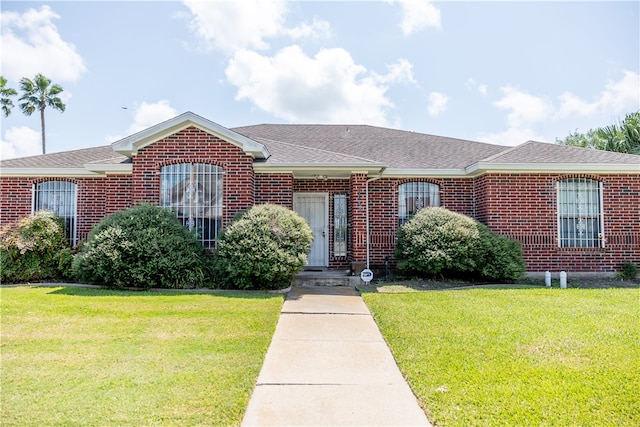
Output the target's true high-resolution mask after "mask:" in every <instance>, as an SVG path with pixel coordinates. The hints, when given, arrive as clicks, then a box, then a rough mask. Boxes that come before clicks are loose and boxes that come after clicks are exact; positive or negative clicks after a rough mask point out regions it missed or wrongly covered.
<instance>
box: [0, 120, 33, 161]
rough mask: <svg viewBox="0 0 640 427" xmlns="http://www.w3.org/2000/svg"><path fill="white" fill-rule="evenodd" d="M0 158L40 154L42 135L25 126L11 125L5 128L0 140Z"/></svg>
mask: <svg viewBox="0 0 640 427" xmlns="http://www.w3.org/2000/svg"><path fill="white" fill-rule="evenodd" d="M0 148H1V149H0V159H1V160H7V159H14V158H16V157H27V156H37V155H38V154H42V137H41V135H40V132H36V131H35V130H33V129H31V128H30V127H27V126H13V127H10V128H9V129H7V131H6V132H5V134H4V138H3V139H2V140H0Z"/></svg>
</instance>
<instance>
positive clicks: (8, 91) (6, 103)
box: [0, 76, 18, 117]
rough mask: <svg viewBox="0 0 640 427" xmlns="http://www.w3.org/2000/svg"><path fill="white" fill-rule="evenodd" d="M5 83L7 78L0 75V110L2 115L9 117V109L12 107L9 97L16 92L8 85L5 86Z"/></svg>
mask: <svg viewBox="0 0 640 427" xmlns="http://www.w3.org/2000/svg"><path fill="white" fill-rule="evenodd" d="M6 85H7V79H5V78H4V77H3V76H0V105H2V112H3V113H4V116H5V117H9V114H11V109H12V108H13V101H11V99H10V98H9V97H10V96H14V95H17V94H18V92H16V90H15V89H12V88H10V87H5V86H6Z"/></svg>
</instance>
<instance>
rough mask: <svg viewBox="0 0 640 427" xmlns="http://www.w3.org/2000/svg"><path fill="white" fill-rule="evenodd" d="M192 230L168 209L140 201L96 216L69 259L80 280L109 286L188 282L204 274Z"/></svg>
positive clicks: (188, 285) (185, 285)
mask: <svg viewBox="0 0 640 427" xmlns="http://www.w3.org/2000/svg"><path fill="white" fill-rule="evenodd" d="M206 263H207V261H206V257H205V254H204V249H203V248H202V245H201V244H200V243H199V242H198V239H197V237H196V235H195V233H191V232H190V231H189V230H187V229H186V228H185V227H183V226H182V224H181V223H180V221H179V220H178V219H177V218H176V216H175V215H174V214H173V213H172V212H171V211H169V210H166V209H163V208H159V207H156V206H152V205H150V204H146V203H143V204H140V205H138V206H135V207H133V208H130V209H127V210H124V211H120V212H116V213H115V214H113V215H110V216H108V217H106V218H105V219H103V220H102V221H100V223H98V224H97V225H96V226H95V227H94V228H93V230H91V233H89V238H88V241H87V243H86V244H85V245H84V247H83V249H82V251H81V252H80V253H79V254H78V255H76V257H75V259H74V261H73V272H74V274H75V275H76V277H77V278H78V279H79V280H80V281H82V282H89V283H98V284H102V285H106V286H110V287H114V288H122V287H139V288H144V289H148V288H151V287H157V288H192V287H198V286H201V285H203V284H204V283H205V280H206V279H207V276H208V274H207V267H206Z"/></svg>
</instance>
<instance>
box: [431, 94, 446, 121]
mask: <svg viewBox="0 0 640 427" xmlns="http://www.w3.org/2000/svg"><path fill="white" fill-rule="evenodd" d="M448 102H449V97H448V96H447V95H445V94H444V93H440V92H431V93H430V94H429V106H428V108H427V111H429V115H430V116H433V117H435V116H437V115H440V114H441V113H444V112H445V111H446V110H447V103H448Z"/></svg>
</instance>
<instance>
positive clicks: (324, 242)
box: [293, 193, 329, 267]
mask: <svg viewBox="0 0 640 427" xmlns="http://www.w3.org/2000/svg"><path fill="white" fill-rule="evenodd" d="M293 210H294V211H296V213H297V214H298V215H300V216H301V217H303V218H304V219H305V221H307V224H309V227H311V230H312V231H313V243H312V244H311V251H310V252H309V262H308V264H307V265H308V266H310V267H327V266H328V265H329V263H328V259H329V245H328V241H329V229H328V220H329V195H328V194H326V193H296V194H294V195H293Z"/></svg>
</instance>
